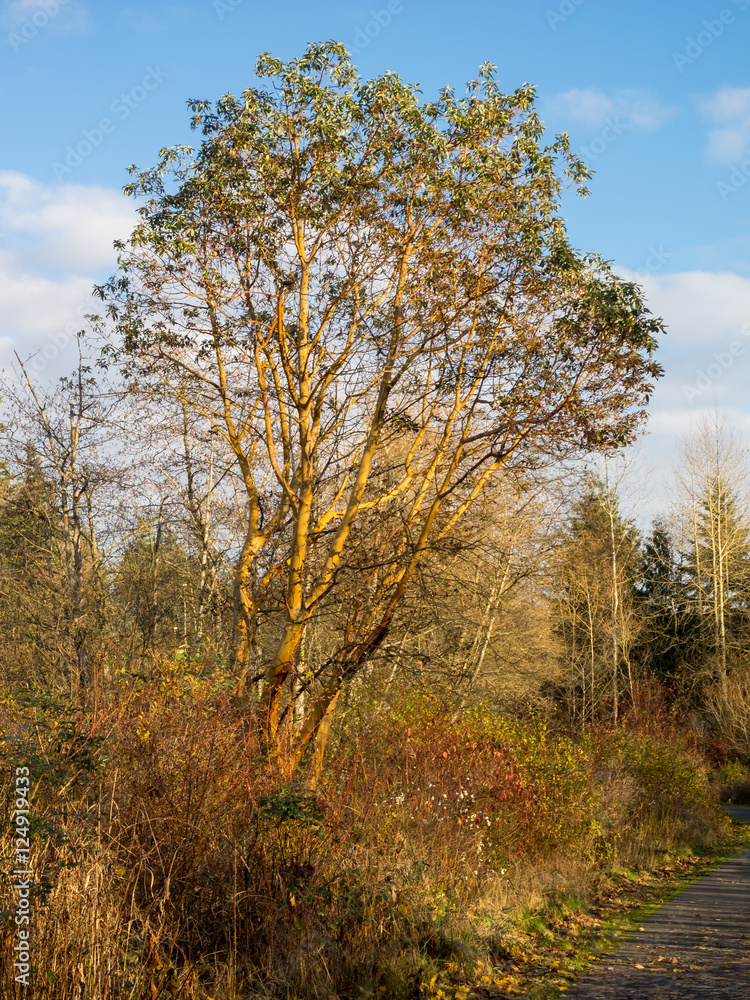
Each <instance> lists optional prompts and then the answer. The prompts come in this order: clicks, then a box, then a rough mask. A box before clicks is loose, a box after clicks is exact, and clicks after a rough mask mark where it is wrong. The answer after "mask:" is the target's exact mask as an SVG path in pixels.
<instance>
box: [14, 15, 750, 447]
mask: <svg viewBox="0 0 750 1000" xmlns="http://www.w3.org/2000/svg"><path fill="white" fill-rule="evenodd" d="M327 38H336V39H339V40H341V41H343V42H344V44H345V45H347V47H348V48H349V49H350V51H352V50H354V49H359V50H360V51H359V52H357V53H356V54H354V59H355V62H356V63H357V65H358V66H359V69H360V72H361V74H362V75H363V76H371V75H375V74H379V73H382V72H384V71H385V70H394V71H396V72H397V73H398V74H399V75H400V76H401V77H402V78H403V79H405V80H407V81H409V82H414V83H418V84H420V86H421V88H422V90H423V92H424V94H425V96H426V97H432V96H434V95H435V94H436V93H437V90H438V89H439V88H440V87H442V86H444V85H446V84H449V85H451V86H453V87H454V88H455V89H456V91H460V90H461V89H462V87H463V85H464V84H465V82H466V80H468V79H471V78H473V77H474V76H475V75H476V72H477V67H478V66H479V64H480V63H482V62H484V61H489V62H493V63H495V64H496V65H497V72H498V77H499V80H500V83H501V85H502V86H503V87H504V88H505V89H513V88H515V87H517V86H519V85H520V84H522V83H524V82H529V83H532V84H534V85H536V87H537V88H538V96H539V109H540V112H541V114H542V117H543V118H544V120H545V121H546V122H547V123H548V125H549V128H550V130H551V131H555V132H557V131H563V130H565V131H568V132H569V134H570V136H571V139H572V143H573V147H574V148H575V149H576V150H577V151H578V152H579V153H580V154H581V155H582V156H583V157H584V159H586V160H587V161H588V162H589V163H590V165H591V166H592V168H593V169H594V171H595V175H594V178H593V180H592V182H591V184H590V188H591V196H590V197H589V198H588V199H586V200H585V201H582V200H581V199H578V198H575V197H573V196H571V197H569V198H566V200H565V204H564V214H565V215H566V217H567V218H568V220H569V229H570V234H571V238H572V240H573V243H574V244H575V245H576V246H577V247H579V248H581V249H585V250H592V251H596V252H598V253H600V254H602V255H603V256H605V257H607V258H609V259H611V260H613V261H614V262H615V264H616V266H617V267H618V269H620V270H621V271H622V272H623V273H625V274H629V275H632V274H634V275H635V276H636V277H637V279H638V280H639V281H640V282H641V284H642V285H643V287H644V289H645V291H646V294H647V297H648V300H649V303H650V305H651V307H652V309H653V311H654V312H656V313H659V314H660V315H663V316H664V318H665V320H666V322H667V325H668V329H669V336H668V338H667V339H666V341H665V344H664V347H663V349H662V350H661V352H660V358H661V360H662V363H663V364H664V365H665V367H666V370H667V377H666V378H665V379H664V380H663V382H662V384H661V385H660V387H659V390H658V392H657V394H656V397H655V399H654V403H653V416H652V420H651V422H650V431H651V433H650V437H649V438H648V439H647V440H646V442H645V444H644V453H645V455H646V457H647V458H648V459H649V460H651V461H652V462H653V463H654V464H655V465H663V464H664V462H665V460H666V458H667V456H668V454H669V453H670V452H671V451H672V450H673V448H674V445H675V441H676V438H677V436H678V435H679V434H680V433H683V432H684V431H686V430H687V429H688V427H689V425H690V423H691V422H692V421H694V420H695V419H697V418H698V417H699V416H700V413H701V411H702V410H704V409H706V408H708V407H711V406H712V405H714V404H717V405H718V406H720V407H722V408H724V409H726V411H727V413H728V414H729V416H730V419H731V420H732V421H733V422H734V423H735V424H736V425H737V426H740V427H743V428H747V427H748V426H749V425H750V400H748V393H747V389H746V385H747V383H748V372H749V368H750V363H749V360H748V359H750V211H749V210H750V68H748V49H749V46H748V43H749V42H750V0H724V2H722V0H717V2H715V3H714V2H700V0H666V2H661V3H658V4H654V3H646V2H645V0H627V2H625V0H514V2H508V0H506V2H502V0H494V2H490V0H464V2H462V3H460V4H459V3H446V2H431V3H428V2H426V0H390V2H389V0H375V2H374V3H370V2H352V3H344V2H341V0H336V2H333V0H316V2H315V3H301V2H296V0H294V2H288V3H286V4H273V3H263V4H261V3H259V2H258V0H187V2H184V3H181V4H163V3H149V4H146V3H144V4H142V5H141V6H130V5H122V4H120V3H118V2H108V3H104V2H103V0H88V2H87V0H62V2H61V0H0V92H1V93H2V97H3V112H4V128H3V136H4V142H3V148H2V153H1V155H0V364H3V365H7V364H8V362H9V360H10V358H11V356H12V350H13V349H14V348H15V349H18V350H19V353H21V354H22V356H29V355H31V354H32V353H34V352H35V356H36V363H35V364H36V368H37V370H38V371H39V373H40V374H42V372H44V373H45V374H46V375H57V374H61V373H62V372H63V371H66V370H67V369H68V368H69V367H70V365H71V363H72V360H73V357H74V339H73V338H72V337H71V336H70V331H71V330H72V329H73V328H74V327H75V326H76V325H77V320H76V317H77V316H78V315H80V313H81V312H82V311H85V310H86V309H89V308H90V307H91V300H90V299H89V291H90V287H91V284H92V282H93V280H96V279H100V278H102V277H103V276H105V275H107V274H109V273H110V272H111V270H112V267H113V264H114V254H113V252H112V250H111V243H112V240H113V239H115V238H116V237H118V236H123V235H126V233H127V231H128V229H129V227H130V225H131V221H132V205H131V204H130V203H129V202H128V201H127V200H126V199H124V198H123V196H122V195H121V193H120V189H121V187H122V185H123V184H124V183H125V182H126V180H127V174H126V167H127V166H128V164H130V163H135V164H137V165H138V166H140V167H146V166H149V165H151V164H152V163H153V162H154V161H155V159H156V155H157V152H158V150H159V149H160V148H161V147H162V146H165V145H173V144H175V143H178V142H186V141H187V142H190V141H191V133H190V131H189V128H188V112H187V108H186V104H185V102H186V101H187V100H188V99H189V98H194V97H198V98H208V99H215V98H216V97H218V96H220V95H221V94H224V93H227V92H234V93H237V92H239V91H241V90H242V89H244V88H245V87H246V86H248V85H250V84H251V83H252V82H253V68H254V63H255V58H256V56H257V54H258V53H259V52H262V51H271V52H273V53H274V54H275V55H278V56H280V57H282V58H291V57H293V56H294V55H297V54H299V53H301V52H302V50H303V49H304V47H305V45H306V44H307V42H309V41H311V40H323V39H327Z"/></svg>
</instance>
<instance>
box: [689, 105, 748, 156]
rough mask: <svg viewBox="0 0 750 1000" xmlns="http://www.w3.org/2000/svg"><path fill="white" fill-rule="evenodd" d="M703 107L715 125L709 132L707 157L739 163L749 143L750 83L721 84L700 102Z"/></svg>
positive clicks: (705, 115)
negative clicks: (743, 85) (737, 84)
mask: <svg viewBox="0 0 750 1000" xmlns="http://www.w3.org/2000/svg"><path fill="white" fill-rule="evenodd" d="M700 109H701V112H702V113H703V116H704V118H706V119H707V120H708V121H709V122H710V123H712V124H713V125H714V126H715V127H714V128H712V129H711V130H710V131H709V133H708V144H707V146H706V155H707V156H708V159H709V160H710V161H711V162H712V163H720V164H723V165H729V164H733V163H737V162H738V160H741V159H742V157H743V155H744V154H745V152H746V150H747V149H748V146H750V87H720V88H719V90H717V91H716V93H715V94H713V95H712V96H711V97H707V98H705V99H703V100H702V101H701V102H700Z"/></svg>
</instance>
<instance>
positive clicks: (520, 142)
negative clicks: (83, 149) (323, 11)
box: [101, 42, 661, 752]
mask: <svg viewBox="0 0 750 1000" xmlns="http://www.w3.org/2000/svg"><path fill="white" fill-rule="evenodd" d="M257 75H258V77H259V78H260V80H261V83H262V87H259V88H251V89H248V90H247V91H245V92H244V93H243V94H242V95H241V96H240V97H234V96H231V95H227V96H225V97H223V98H221V99H220V100H219V101H218V102H217V103H216V104H215V105H211V104H209V103H207V102H204V101H194V102H191V107H192V109H193V112H194V122H193V123H194V126H195V127H196V128H198V129H199V130H200V131H201V132H202V135H203V139H202V143H201V145H200V148H199V149H198V150H197V152H194V151H193V150H191V149H189V148H186V147H175V148H168V149H164V150H162V152H161V154H160V157H159V162H158V163H157V165H156V167H154V168H153V169H149V170H146V171H143V172H139V171H137V170H135V168H133V175H134V180H133V182H132V183H131V184H130V185H129V186H128V187H127V189H126V190H127V191H128V192H129V193H130V194H132V195H134V196H136V197H138V198H142V199H144V200H143V203H142V205H141V208H140V214H141V222H140V224H139V225H138V227H137V228H136V230H135V231H134V233H133V234H132V236H131V237H130V239H129V240H128V241H127V242H126V243H123V244H122V245H121V246H120V267H119V272H118V274H117V275H116V276H115V278H114V279H113V280H112V281H111V282H109V283H108V285H106V286H105V287H104V288H103V289H102V290H101V291H102V295H103V296H104V297H105V299H106V300H107V301H108V303H109V308H110V315H111V316H112V318H113V320H114V322H115V324H116V328H117V331H118V334H117V336H116V337H115V338H114V339H113V349H114V350H115V352H116V354H117V355H118V356H119V358H120V359H121V360H122V362H123V364H124V370H125V372H126V374H127V376H128V377H129V378H130V379H131V380H132V382H133V385H134V386H137V387H138V388H140V389H141V390H142V391H148V392H154V393H162V394H163V393H167V394H170V395H172V396H173V397H174V399H175V400H176V401H179V402H180V403H183V402H184V404H185V405H186V406H188V407H190V408H191V409H192V410H193V411H194V412H195V413H196V414H199V415H201V416H202V417H203V419H204V420H205V421H206V424H207V425H211V426H212V427H214V428H216V429H217V431H218V432H219V433H220V434H221V435H222V436H223V438H224V440H225V441H226V443H227V445H228V447H229V448H230V450H231V452H232V453H233V455H234V456H235V460H236V463H237V467H238V469H239V471H240V473H241V476H242V481H243V483H244V489H245V503H246V511H245V514H246V532H245V538H244V543H243V545H242V547H241V551H240V552H239V553H238V555H237V562H236V572H235V603H236V612H237V613H236V628H235V640H234V654H233V657H234V659H233V662H234V669H235V671H236V675H237V678H238V683H239V684H240V685H241V684H242V683H243V679H245V678H246V677H248V676H251V675H252V674H253V673H258V674H259V673H261V672H262V674H263V675H264V677H265V681H264V683H265V688H264V698H265V708H266V717H267V720H268V721H267V724H268V731H269V735H270V736H271V737H277V736H278V733H279V727H280V724H281V720H282V719H283V712H284V704H285V700H286V699H287V698H288V695H287V694H285V691H286V690H287V688H288V687H289V685H290V684H291V680H292V678H293V676H294V664H295V658H296V656H297V655H298V651H299V647H300V643H301V641H302V638H303V634H304V632H305V630H306V628H307V627H308V625H309V623H310V622H311V621H312V620H313V619H314V618H315V617H316V616H319V615H321V614H323V613H324V611H325V609H326V607H330V606H332V605H336V606H339V607H341V606H343V605H346V607H347V614H346V619H345V625H344V626H342V627H341V628H339V629H338V632H336V630H330V637H331V638H330V643H329V648H328V650H327V655H326V656H325V659H324V660H323V661H322V662H319V663H316V664H314V665H311V667H310V670H309V671H308V673H309V683H310V685H311V693H312V695H313V696H312V697H310V698H309V699H308V700H307V706H308V709H307V714H306V717H305V719H304V721H303V723H302V725H301V730H300V732H299V734H298V747H299V752H301V751H302V749H303V748H304V746H305V745H306V744H307V742H308V741H309V740H310V739H311V738H312V737H313V736H314V735H315V734H316V733H317V734H319V736H320V737H321V742H324V739H325V733H326V731H327V727H328V726H329V725H330V719H331V714H332V712H333V709H334V707H335V704H336V701H337V698H338V695H339V692H340V690H341V688H342V685H343V684H344V683H345V682H346V680H347V679H349V678H351V677H352V676H354V675H355V674H356V673H357V672H358V671H359V670H360V668H361V667H362V666H363V665H364V664H365V663H366V662H368V660H369V659H370V658H371V657H372V656H373V655H375V653H376V651H377V649H378V647H379V646H380V645H381V643H382V642H383V640H384V638H385V637H386V635H387V633H388V630H389V627H390V625H391V621H392V618H393V615H394V613H395V612H396V610H397V609H398V607H399V605H400V604H401V602H402V601H403V598H404V595H405V593H406V591H407V588H408V587H409V585H410V583H411V582H412V581H413V579H414V576H415V572H416V570H417V568H418V566H419V564H420V562H421V561H423V560H424V559H425V558H426V557H427V556H428V554H429V553H430V552H431V551H433V550H434V548H435V546H438V545H440V544H443V543H444V542H445V540H446V539H447V538H449V537H450V535H451V533H452V532H453V530H454V528H455V526H456V525H457V524H458V523H459V522H461V521H465V520H466V519H467V516H468V515H469V514H470V512H471V510H472V505H473V504H475V502H476V501H477V499H478V498H479V497H480V496H481V495H482V493H483V491H484V490H485V489H486V487H487V486H488V485H489V484H491V483H492V482H493V480H494V479H496V477H498V476H499V475H501V474H503V470H504V469H506V468H507V467H509V465H511V464H514V465H515V466H519V465H524V464H527V465H528V464H533V463H534V462H535V461H538V458H539V456H540V455H541V454H543V453H550V452H552V453H558V454H559V453H561V452H568V451H569V450H571V449H575V448H611V447H615V446H618V445H620V444H622V443H625V442H627V441H629V440H630V439H631V438H632V437H633V436H634V434H635V432H636V429H637V427H638V424H639V422H640V421H641V420H642V419H643V417H644V405H645V403H646V402H647V400H648V396H649V393H650V392H651V389H652V381H653V379H654V378H655V377H657V376H658V375H659V374H660V370H659V367H658V365H657V364H656V363H655V362H654V361H653V360H652V353H653V350H654V348H655V346H656V341H655V336H656V334H657V333H658V332H659V331H660V330H661V323H660V322H659V321H658V320H657V319H655V318H654V317H652V316H651V315H650V314H649V312H648V310H647V309H646V308H645V306H644V303H643V301H642V298H641V295H640V291H639V289H638V288H637V286H635V285H633V284H631V283H628V282H624V281H622V280H620V279H619V278H618V277H617V276H616V275H615V274H614V273H613V272H612V271H611V270H610V268H609V266H608V265H607V264H606V262H604V261H602V260H600V259H599V258H597V257H594V256H585V255H581V254H579V253H577V252H576V251H574V249H573V248H572V247H571V245H570V243H569V242H568V239H567V236H566V231H565V225H564V222H563V220H562V219H561V217H560V215H559V207H560V197H561V192H562V189H563V187H564V186H565V185H566V184H567V183H570V184H572V185H574V186H578V187H579V188H581V190H583V188H582V185H583V183H584V182H585V180H586V179H587V176H588V175H587V171H586V168H585V167H584V165H583V164H582V163H581V162H580V161H579V160H578V159H576V158H575V157H574V156H573V155H572V154H571V153H570V150H569V145H568V139H567V136H565V135H563V136H558V137H556V138H555V139H554V140H553V141H552V142H551V143H549V144H547V145H545V142H544V138H543V131H544V129H543V125H542V123H541V121H540V120H539V117H538V116H537V114H536V112H535V110H534V90H533V88H532V87H530V86H527V85H525V86H523V87H521V88H520V89H519V90H517V91H515V92H514V93H511V94H504V93H502V92H501V91H500V90H499V88H498V86H497V83H496V81H495V78H494V75H493V67H491V66H483V67H482V69H481V72H480V78H479V79H478V80H476V81H473V82H471V83H470V84H469V85H468V89H467V93H466V96H465V97H463V98H457V97H456V96H455V95H454V93H453V91H452V90H450V89H448V88H446V89H445V90H443V91H442V92H441V94H440V96H439V97H438V99H437V100H435V101H432V102H421V101H420V97H419V94H418V91H417V89H416V88H414V87H410V86H407V85H406V84H404V83H403V82H402V81H401V80H400V79H399V78H398V77H397V76H395V75H394V74H393V73H386V74H385V75H383V76H381V77H378V78H376V79H372V80H367V81H363V80H360V79H359V78H358V76H357V74H356V71H355V69H354V67H353V66H352V65H351V63H350V60H349V57H348V55H347V53H346V51H345V50H344V49H343V47H342V46H341V45H339V44H338V43H332V42H330V43H325V44H315V45H311V46H309V47H308V49H307V51H306V52H305V54H304V56H303V57H302V58H300V59H295V60H293V61H291V62H288V63H284V62H281V61H280V60H278V59H275V58H272V57H271V56H270V55H267V54H266V55H262V56H261V57H260V58H259V60H258V64H257ZM279 593H280V594H281V595H282V599H281V602H278V597H274V598H273V600H275V601H277V605H276V607H275V609H274V614H273V615H265V617H264V618H263V620H264V621H266V622H268V621H271V622H272V623H273V629H274V630H275V639H274V641H273V642H272V644H271V645H270V646H269V645H268V642H267V641H266V642H265V644H259V643H258V641H257V636H258V621H259V615H261V614H262V613H263V612H264V601H266V600H269V599H271V598H269V595H278V594H279ZM258 661H262V662H258ZM287 682H289V683H287Z"/></svg>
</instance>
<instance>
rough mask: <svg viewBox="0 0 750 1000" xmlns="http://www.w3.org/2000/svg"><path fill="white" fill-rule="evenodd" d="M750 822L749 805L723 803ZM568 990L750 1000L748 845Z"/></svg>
mask: <svg viewBox="0 0 750 1000" xmlns="http://www.w3.org/2000/svg"><path fill="white" fill-rule="evenodd" d="M727 812H729V813H730V814H731V815H733V816H735V817H736V818H737V819H743V820H745V822H750V808H748V807H734V808H731V809H727ZM566 996H568V997H570V998H574V1000H750V851H745V852H744V853H743V854H740V855H738V856H737V857H736V858H734V859H733V860H732V861H730V862H728V863H727V864H725V865H723V866H722V867H721V868H718V869H717V870H716V871H715V872H712V873H711V874H710V875H706V876H704V877H703V878H701V879H699V880H698V881H697V882H695V883H693V885H691V886H688V887H687V888H686V889H683V891H682V892H681V893H679V894H678V895H677V896H675V897H674V899H671V900H670V901H669V902H667V903H665V904H664V905H663V906H662V907H660V908H659V909H658V910H657V911H656V912H655V913H654V914H652V915H651V916H650V917H648V918H647V919H645V920H644V922H643V924H642V926H641V928H640V930H638V931H635V932H633V933H632V934H629V935H628V937H627V939H626V940H624V941H623V942H622V943H621V944H619V945H618V946H617V948H616V950H615V951H614V952H612V953H611V954H610V955H606V956H604V957H603V959H602V961H601V962H600V963H597V965H596V968H595V969H592V971H591V972H590V973H589V974H588V975H586V976H582V977H581V978H580V979H578V980H577V981H576V982H575V984H574V985H573V986H572V987H571V989H570V991H569V992H568V993H566Z"/></svg>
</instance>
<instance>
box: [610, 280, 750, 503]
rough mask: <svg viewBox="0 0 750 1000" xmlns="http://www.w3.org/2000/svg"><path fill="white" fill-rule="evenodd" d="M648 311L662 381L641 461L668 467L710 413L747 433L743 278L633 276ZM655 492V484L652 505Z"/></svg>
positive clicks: (749, 298) (746, 293) (747, 300)
mask: <svg viewBox="0 0 750 1000" xmlns="http://www.w3.org/2000/svg"><path fill="white" fill-rule="evenodd" d="M621 273H622V274H623V276H624V277H632V278H634V280H637V281H638V283H639V284H640V285H641V286H642V288H643V290H644V294H645V297H646V302H647V304H648V307H649V309H651V311H652V312H653V313H654V314H655V315H657V316H661V317H662V318H663V319H664V321H665V324H666V328H667V336H666V337H664V338H663V341H662V344H661V346H660V349H659V352H658V355H657V358H658V360H659V362H660V363H661V364H662V366H663V368H664V377H663V378H662V379H660V380H659V381H658V382H657V385H656V391H655V392H654V395H653V397H652V400H651V403H650V405H649V413H650V417H649V422H648V437H647V438H646V439H645V441H644V442H643V443H642V445H641V449H642V452H643V454H644V455H645V456H646V457H647V459H648V460H649V461H650V463H651V465H652V466H653V467H654V468H655V469H656V470H659V469H665V468H668V467H669V465H670V462H671V458H672V455H673V453H674V451H675V448H676V446H677V443H678V441H679V439H680V438H681V437H682V436H684V435H685V434H687V433H688V432H689V430H690V428H691V426H693V425H695V424H697V422H698V420H699V419H700V417H701V416H702V415H703V414H704V413H708V412H710V411H711V410H712V409H713V407H714V406H718V407H719V408H720V409H722V410H724V411H726V412H727V413H728V415H730V416H731V419H732V422H733V424H735V425H736V426H738V427H745V428H748V429H750V401H749V400H748V396H747V385H748V382H750V278H745V277H742V276H741V275H738V274H732V273H727V272H724V273H711V272H707V271H684V272H682V273H678V274H667V275H655V274H654V275H647V276H644V275H642V274H638V275H633V274H630V273H628V272H626V271H621ZM661 489H662V488H661V487H660V486H659V485H658V483H657V480H656V479H654V482H653V491H654V495H655V498H656V499H658V496H659V495H660V494H661Z"/></svg>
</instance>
